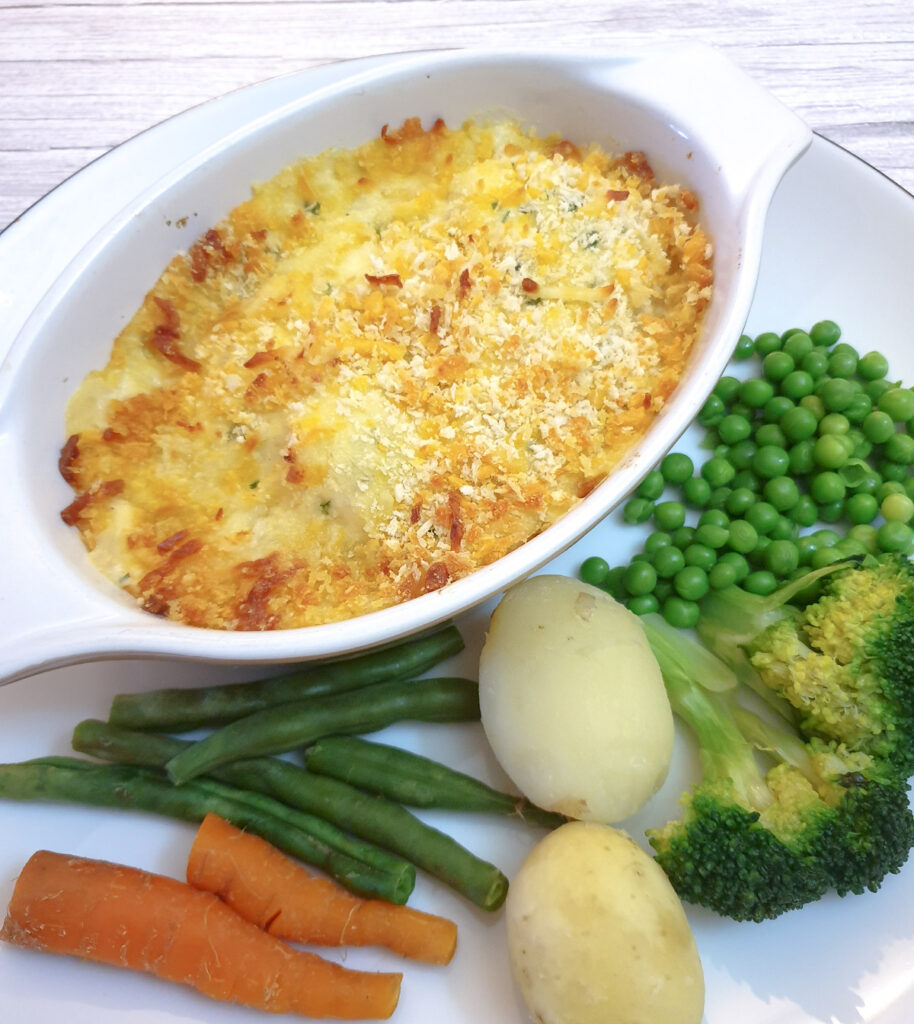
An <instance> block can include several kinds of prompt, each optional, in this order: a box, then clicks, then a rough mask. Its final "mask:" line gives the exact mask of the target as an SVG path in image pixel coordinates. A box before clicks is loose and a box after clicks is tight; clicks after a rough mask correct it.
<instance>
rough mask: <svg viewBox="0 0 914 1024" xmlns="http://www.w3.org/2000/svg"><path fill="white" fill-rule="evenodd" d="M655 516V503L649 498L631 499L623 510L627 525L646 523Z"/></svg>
mask: <svg viewBox="0 0 914 1024" xmlns="http://www.w3.org/2000/svg"><path fill="white" fill-rule="evenodd" d="M653 514H654V503H653V502H652V501H648V500H647V498H630V499H629V500H628V501H627V502H626V503H625V507H624V508H623V509H622V518H623V519H624V520H625V522H626V523H645V522H647V520H648V519H650V518H651V516H652V515H653Z"/></svg>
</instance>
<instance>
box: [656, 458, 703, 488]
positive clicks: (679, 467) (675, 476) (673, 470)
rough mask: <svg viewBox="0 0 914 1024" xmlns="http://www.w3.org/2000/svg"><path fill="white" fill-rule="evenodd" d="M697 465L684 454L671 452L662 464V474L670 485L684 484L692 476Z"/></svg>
mask: <svg viewBox="0 0 914 1024" xmlns="http://www.w3.org/2000/svg"><path fill="white" fill-rule="evenodd" d="M694 469H695V465H694V463H693V462H692V460H691V459H690V458H689V456H688V455H686V454H684V453H683V452H670V454H669V455H666V456H664V458H663V459H662V460H661V462H660V473H661V474H662V476H663V479H664V480H666V482H667V483H670V484H682V483H685V481H686V480H688V479H689V477H690V476H691V475H692V472H693V471H694Z"/></svg>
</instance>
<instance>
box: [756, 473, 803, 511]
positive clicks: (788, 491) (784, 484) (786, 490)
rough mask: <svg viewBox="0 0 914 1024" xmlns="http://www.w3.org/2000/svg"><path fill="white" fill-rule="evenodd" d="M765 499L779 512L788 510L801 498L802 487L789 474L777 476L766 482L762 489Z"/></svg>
mask: <svg viewBox="0 0 914 1024" xmlns="http://www.w3.org/2000/svg"><path fill="white" fill-rule="evenodd" d="M762 494H763V495H764V498H765V501H767V502H768V503H769V504H770V505H773V506H774V507H775V508H776V509H777V510H778V512H786V511H787V510H788V509H791V508H793V506H794V505H796V503H797V502H798V501H799V500H800V489H799V487H797V485H796V482H795V481H794V480H793V478H792V477H789V476H775V477H772V478H771V479H770V480H767V481H766V482H765V486H764V488H763V489H762Z"/></svg>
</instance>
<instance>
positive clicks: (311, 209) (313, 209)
mask: <svg viewBox="0 0 914 1024" xmlns="http://www.w3.org/2000/svg"><path fill="white" fill-rule="evenodd" d="M303 209H304V211H305V213H314V214H318V213H320V212H321V204H320V203H319V202H318V201H317V200H316V199H315V200H312V201H311V202H310V203H305V204H304V207H303Z"/></svg>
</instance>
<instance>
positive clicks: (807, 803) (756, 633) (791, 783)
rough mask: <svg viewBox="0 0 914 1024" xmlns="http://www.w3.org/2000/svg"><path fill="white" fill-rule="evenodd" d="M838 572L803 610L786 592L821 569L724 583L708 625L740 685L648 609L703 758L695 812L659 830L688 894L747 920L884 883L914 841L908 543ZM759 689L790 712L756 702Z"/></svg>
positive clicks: (705, 629)
mask: <svg viewBox="0 0 914 1024" xmlns="http://www.w3.org/2000/svg"><path fill="white" fill-rule="evenodd" d="M828 568H829V569H833V570H834V574H833V575H832V576H830V577H829V579H828V580H827V581H826V582H825V583H824V585H823V591H824V592H823V593H820V594H819V595H818V596H817V597H816V598H815V599H813V600H811V601H808V602H807V603H806V604H805V606H803V607H802V608H798V607H794V606H792V605H789V604H787V603H786V602H787V600H788V599H789V598H791V597H796V596H797V592H798V591H803V590H805V589H807V588H806V584H807V583H809V582H810V579H809V578H800V579H798V580H796V581H794V583H793V584H790V585H789V586H788V587H785V588H783V590H781V591H777V592H775V593H774V594H772V595H768V596H761V595H753V594H747V593H745V592H744V591H742V590H740V589H739V588H735V587H734V588H732V589H729V590H724V591H721V592H720V593H718V594H715V595H714V598H713V600H712V601H711V602H710V603H709V606H708V609H707V618H703V621H702V623H701V624H700V628H699V632H700V633H701V635H702V636H703V637H704V638H706V640H707V641H708V642H709V643H710V644H712V645H713V646H714V647H715V648H716V649H717V650H718V651H719V652H720V654H721V655H722V656H723V657H724V658H725V659H726V660H727V662H728V663H729V664H730V665H731V666H732V667H733V669H734V671H735V673H736V675H738V676H739V678H740V680H741V683H740V686H739V688H738V689H731V690H728V691H725V692H723V693H711V692H708V691H707V689H706V687H705V686H704V682H705V667H706V665H707V661H708V656H709V652H708V651H707V649H706V648H704V647H702V646H701V645H699V644H697V643H696V642H695V641H693V640H691V639H690V638H688V637H686V636H684V635H683V634H681V633H678V632H677V631H675V630H671V629H670V627H669V626H667V625H666V624H665V623H664V622H663V620H662V619H659V618H658V617H656V616H648V617H647V618H646V620H645V626H646V628H647V632H648V637H649V639H650V641H651V644H652V646H653V648H654V651H655V653H656V655H657V657H658V659H659V661H660V665H661V668H662V670H663V675H664V679H665V681H666V684H667V687H668V691H669V693H670V697H671V699H672V702H673V708H674V711H675V712H676V714H677V716H678V717H680V718H681V719H682V720H683V721H684V722H686V723H687V725H688V726H689V727H690V728H691V730H692V731H693V732H694V734H695V736H696V738H697V740H698V744H699V754H700V757H701V764H702V770H703V775H702V778H701V780H700V781H699V782H697V783H696V785H695V786H693V787H692V788H691V789H690V790H689V791H688V792H686V793H685V794H684V797H683V813H682V815H681V817H680V818H678V819H675V820H673V821H671V822H669V823H667V824H666V825H665V826H663V827H662V828H657V829H653V830H651V831H650V832H649V838H650V841H651V844H652V845H653V846H654V848H655V849H656V851H657V859H658V861H659V862H660V864H661V865H662V866H663V868H664V870H665V871H666V872H667V874H668V875H669V877H670V879H671V881H672V883H673V885H674V886H675V888H676V890H677V892H678V893H679V895H680V897H681V898H683V899H684V900H687V901H689V902H692V903H696V904H700V905H702V906H705V907H708V908H709V909H712V910H714V911H716V912H717V913H719V914H723V915H726V916H729V917H732V918H735V919H736V920H753V921H761V920H764V919H765V918H772V917H777V916H778V915H779V914H782V913H784V912H786V911H788V910H792V909H796V908H798V907H801V906H803V905H804V904H807V903H810V902H812V901H814V900H817V899H819V898H820V897H821V896H823V895H824V894H825V893H826V892H828V891H829V890H832V889H833V890H835V891H837V892H838V893H839V894H840V895H846V894H847V893H861V892H863V891H864V890H867V889H869V890H872V891H875V890H876V889H878V888H879V887H880V885H881V884H882V882H883V880H884V878H885V877H886V876H887V875H888V874H890V873H895V872H897V871H898V870H899V869H900V868H901V866H902V865H903V864H904V863H905V862H906V860H907V859H908V856H909V853H910V850H911V849H912V847H914V816H912V814H911V809H910V805H909V798H908V777H909V775H910V774H911V771H912V758H914V755H912V753H911V751H912V749H914V661H912V637H914V571H912V567H911V565H910V563H908V561H907V560H906V559H903V558H899V557H898V556H896V555H888V556H886V555H883V556H882V557H881V558H880V559H879V560H875V559H874V560H872V561H871V562H870V561H867V562H866V563H864V564H862V565H851V566H842V565H840V564H839V565H837V566H834V567H828ZM827 571H828V569H820V570H817V571H816V572H814V573H810V574H809V577H810V578H812V577H817V576H819V575H821V574H822V573H827ZM812 582H816V580H812ZM749 687H751V689H752V690H753V691H755V693H752V692H749V689H748V688H749ZM759 693H762V694H765V693H767V694H768V695H769V697H770V699H771V701H772V703H773V704H774V706H775V707H776V708H778V709H779V710H782V711H783V712H784V715H785V717H784V718H781V719H777V718H776V716H774V715H772V714H767V715H764V716H763V715H760V714H756V713H754V712H753V711H752V710H751V709H750V708H748V707H747V701H746V700H743V699H742V698H744V697H746V698H753V697H755V696H756V695H757V694H759ZM765 710H766V712H767V711H768V710H769V709H767V708H766V709H765ZM756 751H760V752H763V758H764V760H761V759H759V757H758V756H757V753H756Z"/></svg>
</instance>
